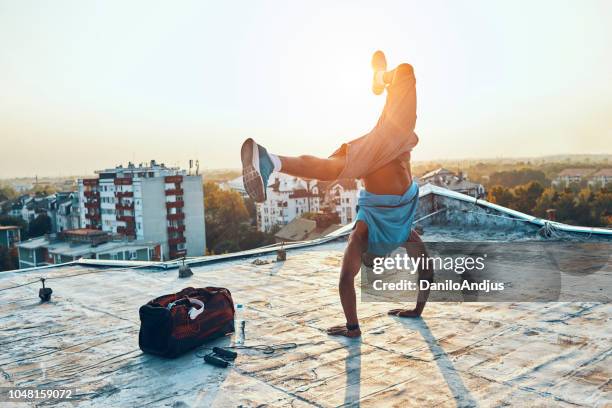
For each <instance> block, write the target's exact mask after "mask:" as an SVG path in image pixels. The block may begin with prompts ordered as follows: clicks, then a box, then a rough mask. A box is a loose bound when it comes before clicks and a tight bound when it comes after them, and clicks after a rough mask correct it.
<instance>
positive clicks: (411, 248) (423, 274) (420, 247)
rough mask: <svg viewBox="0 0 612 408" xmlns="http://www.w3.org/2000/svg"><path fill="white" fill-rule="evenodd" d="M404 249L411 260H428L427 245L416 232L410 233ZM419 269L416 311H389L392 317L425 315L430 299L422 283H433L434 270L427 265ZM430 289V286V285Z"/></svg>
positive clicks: (427, 290)
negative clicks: (424, 311) (421, 287)
mask: <svg viewBox="0 0 612 408" xmlns="http://www.w3.org/2000/svg"><path fill="white" fill-rule="evenodd" d="M404 248H406V252H408V256H410V257H411V258H423V259H427V258H428V254H427V248H425V244H424V243H423V241H422V240H421V237H420V236H419V234H417V233H416V231H415V230H412V231H411V232H410V237H409V238H408V241H407V242H406V243H405V244H404ZM425 266H426V268H423V266H421V267H419V271H418V278H419V289H418V295H417V303H416V306H415V308H414V309H392V310H389V312H388V313H389V314H390V315H395V316H399V317H419V316H420V315H421V313H423V309H425V304H427V299H428V298H429V289H426V290H421V289H420V286H421V284H420V282H421V281H423V280H425V281H428V282H429V283H431V282H433V276H434V274H433V269H432V268H429V267H428V266H429V265H425ZM428 287H429V285H428Z"/></svg>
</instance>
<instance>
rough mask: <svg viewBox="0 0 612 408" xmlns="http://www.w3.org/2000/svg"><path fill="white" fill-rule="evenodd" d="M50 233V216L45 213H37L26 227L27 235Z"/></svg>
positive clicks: (35, 235)
mask: <svg viewBox="0 0 612 408" xmlns="http://www.w3.org/2000/svg"><path fill="white" fill-rule="evenodd" d="M50 233H51V218H49V216H48V215H47V214H38V216H37V217H36V218H34V220H33V221H32V222H30V227H29V229H28V236H29V237H31V238H33V237H40V236H41V235H45V234H50Z"/></svg>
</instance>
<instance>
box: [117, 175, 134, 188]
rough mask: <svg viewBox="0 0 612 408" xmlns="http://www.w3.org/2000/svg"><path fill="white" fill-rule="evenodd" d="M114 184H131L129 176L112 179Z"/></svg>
mask: <svg viewBox="0 0 612 408" xmlns="http://www.w3.org/2000/svg"><path fill="white" fill-rule="evenodd" d="M114 183H115V185H116V186H129V185H131V184H132V178H131V177H118V178H116V179H115V180H114Z"/></svg>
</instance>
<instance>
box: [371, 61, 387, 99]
mask: <svg viewBox="0 0 612 408" xmlns="http://www.w3.org/2000/svg"><path fill="white" fill-rule="evenodd" d="M372 70H373V71H374V78H373V79H372V92H374V95H380V94H382V93H383V92H384V91H385V84H380V83H378V82H377V81H376V74H377V73H379V72H381V71H383V72H385V71H386V70H387V58H386V57H385V53H384V52H382V51H376V52H375V53H374V55H372Z"/></svg>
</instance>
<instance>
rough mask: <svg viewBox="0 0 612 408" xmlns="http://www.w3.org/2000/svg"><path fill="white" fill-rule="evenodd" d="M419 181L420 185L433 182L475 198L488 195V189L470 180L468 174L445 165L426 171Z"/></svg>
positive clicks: (435, 184)
mask: <svg viewBox="0 0 612 408" xmlns="http://www.w3.org/2000/svg"><path fill="white" fill-rule="evenodd" d="M417 181H418V183H419V185H425V184H433V185H434V186H438V187H444V188H447V189H449V190H452V191H456V192H458V193H461V194H467V195H469V196H471V197H475V198H481V197H484V196H485V195H486V190H485V188H484V186H483V185H482V184H479V183H474V182H472V181H469V180H468V178H467V175H465V174H464V173H462V172H459V173H454V172H452V171H450V170H448V169H445V168H443V167H440V168H439V169H436V170H432V171H430V172H428V173H425V174H424V175H423V176H421V177H420V178H419V179H418V180H417Z"/></svg>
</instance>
